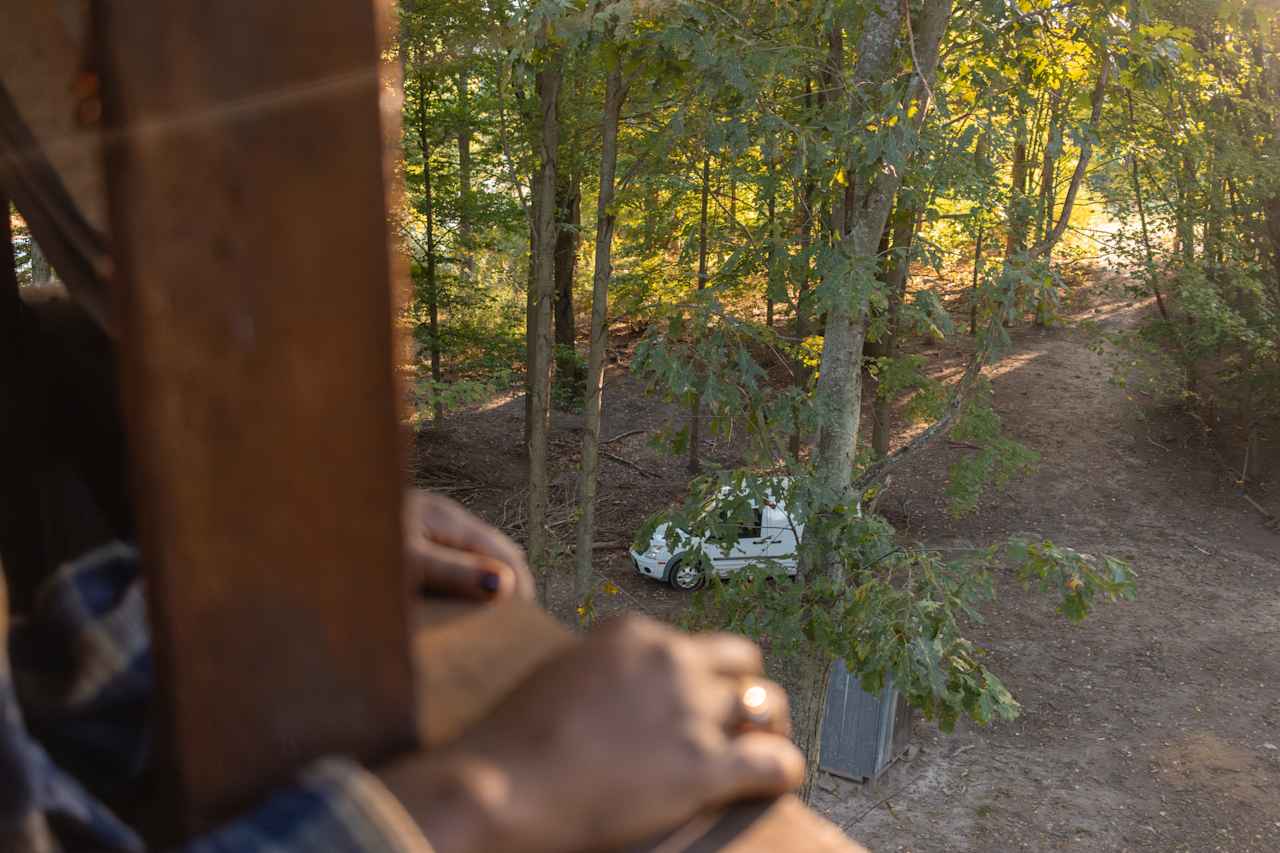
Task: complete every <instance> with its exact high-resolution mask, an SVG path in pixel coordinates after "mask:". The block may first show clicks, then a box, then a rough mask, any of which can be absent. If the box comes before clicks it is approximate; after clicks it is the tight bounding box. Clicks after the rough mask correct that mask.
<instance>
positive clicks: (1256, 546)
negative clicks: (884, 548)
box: [416, 276, 1280, 853]
mask: <svg viewBox="0 0 1280 853" xmlns="http://www.w3.org/2000/svg"><path fill="white" fill-rule="evenodd" d="M1120 290H1121V288H1119V287H1118V286H1117V285H1116V283H1115V282H1112V281H1108V280H1107V279H1106V277H1105V276H1095V277H1093V278H1092V279H1091V280H1090V282H1089V283H1088V284H1086V285H1084V286H1081V287H1078V288H1075V289H1074V290H1073V291H1072V292H1071V296H1070V298H1069V299H1068V301H1067V304H1066V306H1065V308H1064V315H1065V316H1064V322H1063V323H1061V324H1059V325H1055V326H1053V327H1051V328H1048V329H1037V328H1033V327H1026V326H1024V327H1020V328H1017V329H1015V330H1013V332H1012V335H1013V347H1012V349H1011V351H1009V352H1008V353H1006V354H1005V356H1004V357H1003V358H1002V359H1001V360H1000V361H999V362H997V363H995V364H993V365H992V366H991V367H990V368H989V370H988V373H989V375H990V376H991V378H992V381H993V386H994V390H995V405H996V408H997V411H998V412H999V413H1000V415H1001V416H1002V417H1003V419H1004V426H1005V429H1006V432H1007V434H1008V435H1010V436H1011V437H1012V438H1015V439H1017V440H1019V441H1021V442H1023V443H1024V444H1026V445H1028V446H1029V447H1031V448H1032V449H1033V450H1036V451H1037V452H1039V454H1040V456H1041V459H1040V463H1039V466H1038V467H1037V468H1036V470H1035V471H1034V472H1032V473H1031V474H1029V475H1027V476H1023V477H1019V478H1016V479H1014V480H1013V481H1012V482H1010V483H1009V484H1008V485H1007V486H1006V487H1005V488H1003V489H1001V490H999V491H998V492H995V491H993V492H992V493H991V494H990V495H988V496H987V498H986V499H985V501H984V503H983V504H982V506H981V508H980V509H979V511H978V512H977V513H976V514H974V515H971V516H967V517H965V518H961V519H956V518H953V517H952V516H951V515H950V514H949V513H948V510H947V506H946V502H945V498H944V497H943V495H942V490H943V486H944V482H943V478H944V475H945V471H946V469H947V467H948V466H949V465H950V463H951V462H952V461H953V460H954V458H956V455H957V454H961V453H964V452H966V450H965V449H964V448H962V447H953V446H949V445H947V444H946V443H945V442H939V443H936V444H935V445H934V446H933V447H931V448H930V449H929V450H927V451H926V452H924V453H922V454H921V455H920V456H919V458H917V459H914V460H912V461H911V462H910V463H906V464H904V465H903V466H902V467H901V468H900V469H898V470H897V471H895V473H894V476H893V482H892V485H891V487H890V488H889V489H888V491H887V492H886V494H885V497H884V499H883V500H882V502H881V505H880V510H881V512H883V513H885V514H886V516H887V517H888V518H889V520H890V521H891V522H892V523H893V524H894V525H895V527H896V528H897V529H898V531H899V534H900V535H901V536H902V538H903V539H904V540H907V541H911V542H920V543H925V544H927V545H929V546H935V547H948V546H970V545H983V544H987V543H991V542H996V541H999V540H1001V539H1003V538H1005V537H1007V536H1009V535H1011V534H1017V533H1035V534H1038V535H1041V536H1045V537H1048V538H1050V539H1052V540H1053V541H1055V542H1057V543H1059V544H1062V545H1067V546H1070V547H1073V548H1076V549H1078V550H1081V551H1087V552H1090V553H1107V554H1111V555H1114V556H1118V557H1122V558H1124V559H1127V560H1129V561H1130V563H1131V564H1132V566H1133V567H1134V569H1135V571H1136V572H1137V575H1138V599H1137V600H1136V601H1135V602H1130V603H1123V604H1118V605H1102V606H1099V607H1098V608H1097V610H1096V611H1095V612H1094V613H1093V614H1092V615H1091V616H1090V617H1089V619H1088V620H1086V621H1085V622H1084V623H1083V624H1079V625H1072V624H1069V623H1067V622H1066V621H1065V620H1064V619H1062V618H1061V617H1060V616H1058V615H1057V614H1056V613H1055V612H1054V611H1053V605H1052V602H1051V601H1050V600H1049V599H1048V598H1046V596H1044V595H1043V594H1040V593H1038V592H1036V591H1034V590H1032V591H1027V590H1024V589H1022V588H1021V587H1020V586H1019V585H1017V584H1016V583H1014V582H1013V581H1012V579H1011V578H1004V579H1003V580H1002V583H1001V584H1000V591H999V598H998V599H997V600H996V601H995V602H994V603H992V604H991V605H990V606H988V607H987V608H986V610H985V616H986V622H985V624H983V625H977V626H973V629H972V631H971V632H970V636H971V637H972V638H973V639H974V640H975V642H977V643H979V644H980V645H981V646H982V647H983V648H985V649H986V650H987V651H988V652H989V655H988V660H987V663H988V665H989V666H990V667H991V668H992V669H993V670H994V671H996V672H997V673H999V674H1000V676H1001V678H1002V679H1003V680H1004V681H1005V683H1006V684H1007V685H1008V687H1009V689H1010V690H1011V691H1012V692H1013V694H1014V696H1015V697H1016V698H1017V699H1018V700H1019V701H1020V702H1021V703H1022V706H1023V712H1022V716H1021V717H1020V718H1019V719H1017V720H1015V721H1013V722H1008V723H1004V722H1001V723H996V724H993V725H990V726H987V727H979V726H974V725H969V724H966V723H961V725H960V726H959V727H958V728H957V731H956V733H955V734H952V735H943V734H940V733H939V732H938V731H937V729H936V727H934V726H933V725H932V724H929V723H927V722H925V721H923V720H920V719H917V720H916V722H915V729H914V744H915V746H914V748H913V749H912V751H911V752H910V753H909V754H908V758H906V759H904V760H902V761H899V762H898V763H897V764H895V765H894V766H893V767H891V768H890V769H889V770H888V771H887V772H886V773H885V774H884V775H883V776H882V777H881V778H880V780H879V781H877V782H875V783H872V784H868V785H857V784H853V783H849V782H845V781H843V780H840V779H836V778H835V777H828V776H824V777H822V781H821V782H820V790H819V792H818V794H817V796H816V797H815V806H816V807H817V808H818V809H819V810H820V811H822V812H823V813H825V814H826V815H827V816H828V817H829V818H831V819H832V820H833V821H835V822H836V823H838V824H840V825H841V826H842V827H843V828H844V829H845V830H846V831H847V832H848V833H849V834H850V835H851V836H853V837H855V838H857V839H859V840H860V841H862V842H863V843H864V844H866V845H867V846H868V847H869V848H870V849H871V850H874V851H916V853H925V852H926V851H975V853H976V852H977V851H1006V850H1008V851H1017V850H1032V851H1039V850H1088V851H1184V850H1185V851H1211V850H1212V851H1219V850H1220V851H1241V853H1246V852H1247V851H1258V853H1262V851H1268V853H1271V851H1276V850H1280V534H1277V533H1275V532H1272V531H1271V530H1268V529H1266V528H1265V527H1264V525H1263V519H1262V516H1261V515H1260V514H1259V513H1258V512H1257V511H1256V510H1255V509H1254V508H1252V507H1251V506H1250V505H1249V504H1248V503H1247V502H1246V501H1245V500H1244V499H1243V498H1241V497H1240V496H1239V494H1238V491H1237V490H1236V489H1235V488H1234V486H1233V484H1232V482H1231V481H1232V476H1231V475H1230V474H1229V473H1228V472H1226V471H1225V470H1224V468H1223V464H1222V461H1221V459H1222V457H1221V456H1219V455H1218V453H1217V452H1216V451H1215V450H1214V449H1212V448H1211V447H1209V446H1207V445H1206V444H1205V442H1204V441H1203V440H1202V439H1203V434H1202V431H1201V428H1200V427H1199V426H1198V425H1196V424H1195V422H1194V421H1193V420H1192V419H1190V418H1188V417H1187V416H1186V415H1185V414H1183V413H1182V412H1181V411H1180V410H1179V409H1177V408H1175V407H1170V406H1165V405H1162V404H1160V403H1158V402H1156V401H1154V400H1151V399H1149V398H1145V397H1143V396H1142V395H1140V394H1134V393H1132V392H1128V391H1126V390H1124V389H1123V388H1120V387H1117V386H1116V385H1113V384H1110V383H1108V382H1107V381H1106V377H1107V376H1108V375H1110V372H1111V362H1110V360H1109V359H1108V357H1107V356H1105V355H1102V354H1099V353H1098V352H1096V351H1095V349H1096V348H1095V347H1091V343H1093V342H1094V340H1095V338H1094V337H1093V335H1092V334H1091V333H1090V332H1089V331H1088V329H1087V328H1086V324H1085V323H1084V322H1083V321H1092V322H1093V323H1096V324H1097V325H1098V326H1100V327H1101V328H1103V329H1108V328H1110V329H1122V328H1126V327H1129V326H1131V325H1132V324H1133V323H1134V322H1135V320H1136V319H1137V318H1138V317H1140V316H1141V315H1142V312H1145V311H1148V310H1150V306H1149V305H1147V304H1146V303H1144V302H1141V301H1137V302H1135V301H1134V300H1132V299H1131V298H1127V297H1125V296H1123V294H1122V293H1120ZM969 346H970V344H969V342H968V341H967V340H965V339H964V338H963V336H957V338H956V340H955V341H954V342H948V343H947V344H943V345H941V351H938V350H939V345H936V344H918V345H917V349H919V350H927V349H930V348H933V350H934V353H933V354H934V356H935V359H933V360H934V361H939V360H940V361H941V366H940V371H941V375H943V376H946V375H949V374H954V373H957V372H958V371H959V370H960V369H961V368H962V365H963V363H964V361H965V358H966V350H967V348H968V347H969ZM626 349H627V347H626V345H622V344H620V349H619V351H618V352H617V355H618V365H617V366H614V367H612V368H611V369H610V373H609V375H608V378H607V381H606V392H605V394H606V400H605V411H606V415H605V423H604V429H603V433H604V436H605V438H606V439H608V438H612V437H614V436H624V437H622V438H620V439H618V440H617V441H614V442H612V443H610V444H608V445H607V446H606V448H605V449H606V450H608V451H609V452H610V453H611V454H613V456H614V457H616V458H612V459H611V458H606V459H603V460H602V461H601V486H600V508H599V510H598V513H597V514H598V517H599V519H600V522H599V523H600V528H601V529H600V530H599V532H598V534H597V541H598V543H599V544H598V546H597V554H598V555H599V559H598V562H597V565H598V567H599V568H598V571H599V573H600V575H601V579H602V580H608V581H612V582H613V584H614V585H616V588H617V590H618V592H617V593H615V594H613V595H611V596H610V595H605V596H601V601H600V602H599V604H598V609H599V610H600V611H601V612H603V613H608V612H610V611H614V610H621V609H626V610H640V611H643V612H647V613H650V614H651V615H655V616H658V617H659V618H664V619H674V618H677V617H678V616H679V615H680V613H682V612H683V611H684V609H685V608H686V607H687V606H688V599H687V598H686V597H684V596H682V595H681V594H679V593H677V592H675V591H674V590H672V589H669V588H667V587H665V586H662V585H659V584H657V583H654V582H651V581H648V580H645V579H643V578H640V577H638V576H636V575H635V574H634V573H633V571H632V569H631V566H630V564H629V561H628V559H627V556H626V552H625V546H626V543H628V542H629V541H630V539H631V538H632V536H633V535H634V533H635V530H636V528H637V527H638V526H639V525H640V523H641V522H642V520H643V518H644V517H645V516H646V515H648V514H649V513H651V512H654V511H656V510H658V509H661V508H662V507H663V506H665V505H667V504H669V503H671V502H673V501H675V500H677V499H678V498H679V497H680V495H681V494H682V492H683V490H684V488H685V486H686V484H687V481H688V474H687V473H686V472H685V470H684V465H683V461H682V460H679V459H673V458H670V457H668V456H666V455H664V454H663V453H662V452H661V451H660V450H657V449H655V448H653V447H651V446H650V445H649V444H648V438H649V436H650V435H651V434H652V432H653V431H654V430H656V429H658V428H660V427H661V426H663V425H664V424H666V423H667V422H668V421H669V420H671V419H673V418H678V417H680V416H681V413H679V412H676V411H674V410H673V409H672V408H670V407H668V406H664V405H662V404H661V403H659V402H657V401H655V400H654V399H652V398H648V397H646V396H645V395H644V394H643V388H642V387H641V386H640V384H639V383H638V382H637V381H636V380H635V379H633V378H632V377H630V376H629V375H627V373H626V370H625V367H624V366H623V365H625V364H626V361H627V352H626ZM522 417H523V401H522V399H520V398H514V399H505V400H497V401H494V402H493V403H491V404H489V405H487V406H483V407H479V408H476V409H473V410H469V411H466V412H460V413H457V414H455V415H451V416H450V420H449V423H448V425H447V427H446V428H445V429H443V430H439V431H427V432H424V433H423V434H422V437H421V440H420V441H419V443H418V452H417V460H416V461H417V467H418V472H417V473H418V478H419V481H420V482H421V483H422V484H423V485H426V486H428V487H432V488H437V489H439V490H442V491H445V492H446V493H450V494H452V495H453V496H455V497H457V498H458V499H460V500H462V501H463V502H464V503H467V504H468V505H470V506H471V507H472V508H474V509H476V510H477V511H479V512H480V513H481V514H483V515H485V516H486V517H488V518H489V519H490V520H492V521H494V522H495V523H497V524H499V525H501V526H503V527H504V528H505V529H507V530H508V531H509V532H511V533H513V534H514V535H516V536H517V537H518V536H519V535H520V534H521V532H522V524H523V521H522V519H523V508H522V504H523V496H524V462H523V459H522V457H521V452H520V448H519V444H520V436H521V435H522ZM580 421H581V418H580V417H574V416H567V415H557V416H556V418H555V423H554V429H553V436H552V455H553V460H554V462H555V470H556V472H557V473H556V476H555V481H554V482H555V485H554V489H553V492H554V494H553V505H554V507H555V508H554V509H553V512H552V523H553V524H555V525H558V527H557V528H556V532H557V533H558V534H560V535H561V537H562V538H563V539H564V540H565V541H566V542H567V541H569V540H571V538H572V493H573V487H574V476H575V472H576V462H577V455H578V443H579V438H580V436H579V432H578V430H577V429H576V427H578V426H580ZM633 430H638V432H635V433H634V434H629V433H631V431H633ZM905 438H906V436H901V437H900V438H899V440H905ZM705 451H706V452H705V454H704V458H706V459H707V460H708V461H711V462H723V463H732V462H733V461H734V459H735V458H736V456H737V451H738V449H737V448H736V447H735V446H734V444H733V443H732V442H726V441H723V440H721V441H719V442H717V441H715V440H713V441H711V442H709V443H708V444H707V445H706V446H705ZM618 460H626V461H625V462H623V461H618ZM1274 470H1275V469H1274V467H1273V472H1274ZM1274 479H1275V476H1274V473H1273V480H1274ZM1253 496H1254V497H1255V499H1259V500H1260V501H1261V503H1262V504H1263V505H1264V506H1266V507H1267V509H1269V510H1270V511H1271V512H1272V513H1276V512H1278V511H1280V489H1278V488H1276V487H1275V484H1274V483H1273V487H1272V488H1271V490H1270V492H1269V493H1262V494H1259V493H1257V492H1254V494H1253ZM566 587H567V581H563V582H560V583H559V584H553V586H552V590H551V594H550V598H551V606H552V609H553V611H559V612H561V614H562V615H563V614H564V611H565V610H566V609H568V610H569V611H570V612H571V608H569V607H568V604H567V589H566Z"/></svg>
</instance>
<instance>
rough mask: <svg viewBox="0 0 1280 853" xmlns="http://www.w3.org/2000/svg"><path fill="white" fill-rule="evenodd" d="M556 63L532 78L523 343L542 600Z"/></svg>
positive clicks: (532, 552) (533, 532) (533, 542)
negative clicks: (530, 234) (531, 184)
mask: <svg viewBox="0 0 1280 853" xmlns="http://www.w3.org/2000/svg"><path fill="white" fill-rule="evenodd" d="M561 73H562V72H561V67H560V58H559V57H558V56H553V57H551V58H550V59H549V60H548V62H547V65H546V66H545V67H544V68H543V69H542V70H541V71H539V72H538V75H537V89H538V104H539V107H540V109H541V121H540V124H539V139H538V156H539V163H540V167H539V170H538V181H537V184H536V186H535V204H534V234H535V236H536V239H537V251H536V252H535V254H534V262H535V269H534V276H533V294H532V295H533V305H532V309H531V311H530V319H531V321H532V328H531V329H530V336H529V343H530V347H529V349H530V351H529V377H530V381H529V398H530V412H531V417H530V419H529V445H528V453H529V499H528V511H527V514H526V521H525V530H526V537H527V542H526V547H527V548H528V550H529V564H530V566H531V567H532V568H533V570H534V572H535V573H536V576H537V578H538V587H539V593H540V596H541V598H542V600H543V601H544V602H545V601H546V600H547V585H548V577H547V574H548V571H549V569H550V567H549V565H548V558H549V550H550V549H549V534H548V531H547V501H548V483H547V433H548V431H549V428H550V414H551V304H552V302H553V301H554V299H555V251H554V246H555V240H556V222H555V196H556V173H557V162H556V157H557V151H558V148H559V144H560V122H559V119H558V116H557V112H558V110H557V101H558V99H559V95H560V82H561Z"/></svg>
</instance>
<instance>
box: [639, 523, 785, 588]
mask: <svg viewBox="0 0 1280 853" xmlns="http://www.w3.org/2000/svg"><path fill="white" fill-rule="evenodd" d="M751 511H752V518H751V519H750V520H749V521H748V523H747V524H744V525H742V526H741V527H740V528H739V529H738V540H737V541H736V542H735V543H734V544H733V546H732V547H730V548H729V550H727V551H726V550H725V549H724V548H723V547H722V546H721V545H717V544H715V543H713V542H711V541H709V540H705V539H699V538H697V537H694V536H691V535H689V534H688V533H685V532H683V531H680V535H678V536H677V545H676V550H675V552H674V553H673V552H672V551H671V549H670V548H668V546H667V531H668V530H669V529H670V525H668V524H660V525H658V527H657V529H656V530H654V531H653V537H652V538H651V539H650V540H649V547H648V548H646V549H645V550H644V551H636V550H635V549H632V550H631V562H632V564H633V565H634V566H635V569H636V571H637V572H639V573H640V574H642V575H644V576H646V577H650V578H654V579H655V580H660V581H666V582H667V583H669V584H671V585H672V586H674V587H675V588H676V589H681V590H685V591H689V590H695V589H697V588H698V587H700V586H702V583H703V581H704V580H706V578H705V575H704V565H705V563H704V562H703V561H700V560H699V559H698V558H697V550H698V546H699V545H701V546H702V555H703V558H704V560H709V561H710V563H711V568H712V569H714V570H715V572H716V573H717V574H719V575H720V577H728V576H729V575H731V574H733V573H734V572H736V571H739V570H741V569H744V568H746V567H747V566H749V565H753V564H754V565H760V566H763V567H766V568H777V569H782V570H783V571H785V572H786V573H787V574H789V575H794V574H795V573H796V553H797V551H796V543H797V539H798V537H799V536H801V535H802V534H803V533H804V527H803V525H800V524H797V523H794V522H793V520H792V518H791V517H790V516H789V515H788V514H787V510H786V507H785V506H783V505H782V503H781V502H780V501H778V502H767V503H765V504H763V505H758V504H756V502H754V501H753V502H752V507H751Z"/></svg>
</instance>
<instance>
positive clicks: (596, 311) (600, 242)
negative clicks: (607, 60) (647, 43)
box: [573, 64, 626, 603]
mask: <svg viewBox="0 0 1280 853" xmlns="http://www.w3.org/2000/svg"><path fill="white" fill-rule="evenodd" d="M625 98H626V90H625V88H624V86H623V84H622V71H621V69H620V67H619V66H618V65H616V64H615V65H614V67H613V68H612V69H611V70H610V71H609V76H608V77H607V78H606V80H605V92H604V119H603V121H602V122H601V141H600V194H599V196H598V197H597V199H596V264H595V275H594V277H593V279H592V282H591V352H590V354H589V355H588V356H587V393H586V399H585V400H584V401H583V402H584V408H585V410H586V411H585V412H584V418H585V431H584V432H583V435H582V467H581V469H580V470H579V472H578V526H577V530H576V534H577V535H576V544H575V549H574V578H573V592H574V598H575V599H576V600H577V601H578V603H581V602H583V601H584V600H586V598H587V596H588V595H589V594H590V591H591V558H592V553H591V546H592V544H593V541H594V539H595V518H596V472H597V470H598V466H599V462H600V412H601V407H602V406H603V403H604V356H605V350H606V348H607V346H608V343H609V338H608V335H609V323H608V318H609V279H610V277H611V276H612V275H613V227H614V222H615V220H616V216H615V214H614V212H613V197H614V176H615V174H616V172H617V167H618V122H619V118H620V116H621V114H622V102H623V100H624V99H625Z"/></svg>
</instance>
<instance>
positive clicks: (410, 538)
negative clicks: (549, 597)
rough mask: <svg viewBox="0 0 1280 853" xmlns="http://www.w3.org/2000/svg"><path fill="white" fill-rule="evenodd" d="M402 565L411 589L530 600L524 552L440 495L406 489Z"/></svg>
mask: <svg viewBox="0 0 1280 853" xmlns="http://www.w3.org/2000/svg"><path fill="white" fill-rule="evenodd" d="M404 530H405V565H406V566H407V567H408V572H409V578H410V581H411V582H412V584H413V586H414V588H415V589H421V590H423V591H425V592H429V593H433V594H436V595H447V596H456V597H460V598H472V599H478V600H482V601H487V600H490V599H494V598H508V597H512V596H514V597H516V598H523V599H525V600H528V601H532V600H533V598H534V584H533V575H532V574H531V573H530V571H529V565H528V563H527V562H526V561H525V558H524V551H523V550H521V548H520V546H519V545H517V544H516V543H515V542H512V541H511V539H510V538H509V537H507V536H506V535H505V534H504V533H502V531H500V530H498V529H497V528H495V527H493V526H492V525H490V524H487V523H486V522H484V521H482V520H480V518H478V517H477V516H475V515H473V514H472V513H471V512H469V511H467V510H466V509H465V508H464V507H463V506H462V505H461V504H459V503H458V502H456V501H453V500H450V499H449V498H446V497H444V496H443V495H436V494H432V493H431V492H427V491H423V490H421V489H409V490H407V491H406V492H405V498H404Z"/></svg>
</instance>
